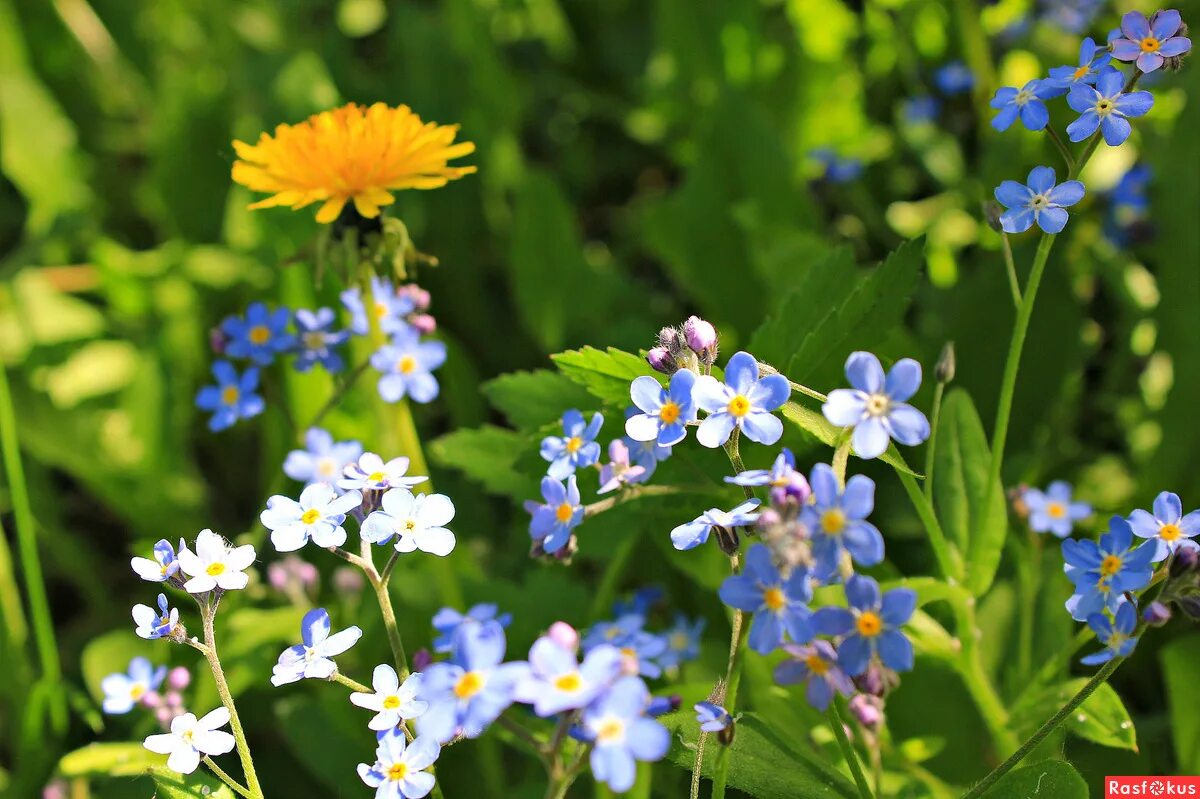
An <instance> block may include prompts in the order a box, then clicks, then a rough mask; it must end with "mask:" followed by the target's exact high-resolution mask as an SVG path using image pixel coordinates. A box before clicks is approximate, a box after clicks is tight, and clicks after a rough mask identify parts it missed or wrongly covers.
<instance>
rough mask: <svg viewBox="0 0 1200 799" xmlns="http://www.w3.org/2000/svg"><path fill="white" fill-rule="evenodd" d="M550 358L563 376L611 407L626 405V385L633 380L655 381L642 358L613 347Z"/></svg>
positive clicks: (576, 351)
mask: <svg viewBox="0 0 1200 799" xmlns="http://www.w3.org/2000/svg"><path fill="white" fill-rule="evenodd" d="M550 358H551V359H553V361H554V363H555V364H556V365H557V366H558V369H559V371H561V372H562V373H563V374H564V375H566V376H567V377H569V378H571V379H572V380H574V381H575V382H576V383H578V384H579V385H581V386H583V387H585V388H586V389H587V390H588V391H590V392H591V393H592V395H593V396H596V397H599V398H600V399H601V400H603V401H604V402H606V403H609V404H612V405H620V406H625V405H628V404H629V384H630V383H632V382H633V379H634V378H635V377H641V376H642V375H650V376H651V377H655V378H657V377H658V373H657V372H655V371H654V370H653V369H651V368H650V364H648V363H646V361H645V359H644V358H641V357H640V356H637V355H633V354H631V353H628V352H624V351H623V350H619V349H616V348H615V347H609V348H608V350H607V351H604V350H598V349H596V348H595V347H584V348H583V349H579V350H567V351H566V352H560V353H558V354H557V355H551V356H550Z"/></svg>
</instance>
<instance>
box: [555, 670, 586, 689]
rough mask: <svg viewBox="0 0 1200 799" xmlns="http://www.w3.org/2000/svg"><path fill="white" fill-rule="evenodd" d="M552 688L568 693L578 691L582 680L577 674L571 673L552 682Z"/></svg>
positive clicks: (581, 685) (575, 672)
mask: <svg viewBox="0 0 1200 799" xmlns="http://www.w3.org/2000/svg"><path fill="white" fill-rule="evenodd" d="M554 687H555V688H557V689H558V690H560V691H567V692H568V693H571V692H574V691H578V690H579V689H580V688H582V687H583V678H582V677H580V676H579V672H577V671H572V672H569V673H567V674H564V675H562V676H561V677H559V678H558V679H556V680H555V681H554Z"/></svg>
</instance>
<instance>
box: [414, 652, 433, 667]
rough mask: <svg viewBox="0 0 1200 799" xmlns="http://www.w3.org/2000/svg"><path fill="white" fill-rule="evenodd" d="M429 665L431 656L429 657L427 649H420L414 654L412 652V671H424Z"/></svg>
mask: <svg viewBox="0 0 1200 799" xmlns="http://www.w3.org/2000/svg"><path fill="white" fill-rule="evenodd" d="M431 663H433V655H431V654H430V653H429V650H428V649H425V648H421V649H418V650H417V651H416V652H413V656H412V670H413V671H425V669H427V668H429V665H430V664H431Z"/></svg>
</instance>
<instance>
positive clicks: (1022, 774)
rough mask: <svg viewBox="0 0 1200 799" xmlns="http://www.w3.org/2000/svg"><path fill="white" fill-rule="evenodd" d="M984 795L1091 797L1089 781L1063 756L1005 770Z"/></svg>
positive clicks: (995, 798)
mask: <svg viewBox="0 0 1200 799" xmlns="http://www.w3.org/2000/svg"><path fill="white" fill-rule="evenodd" d="M983 796H985V797H987V799H1029V798H1030V797H1031V796H1032V797H1041V796H1045V797H1054V799H1088V787H1087V783H1086V782H1084V781H1083V777H1081V776H1079V772H1078V771H1076V770H1075V768H1074V767H1073V766H1072V765H1071V764H1070V763H1066V762H1064V761H1062V760H1046V761H1043V762H1041V763H1037V764H1035V765H1032V766H1025V767H1024V768H1019V769H1014V770H1013V771H1010V772H1009V773H1008V774H1005V775H1004V776H1003V777H1001V778H1000V780H999V781H998V782H997V783H996V784H995V785H993V786H992V787H991V788H990V789H989V790H988V791H987V792H986V793H984V794H983Z"/></svg>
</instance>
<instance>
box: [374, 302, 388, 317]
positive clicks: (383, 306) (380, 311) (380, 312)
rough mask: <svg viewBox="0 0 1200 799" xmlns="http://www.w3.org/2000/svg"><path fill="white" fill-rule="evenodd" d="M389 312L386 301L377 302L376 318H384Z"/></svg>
mask: <svg viewBox="0 0 1200 799" xmlns="http://www.w3.org/2000/svg"><path fill="white" fill-rule="evenodd" d="M387 314H388V307H387V303H386V302H377V303H375V318H376V319H382V318H383V317H385V316H387Z"/></svg>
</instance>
